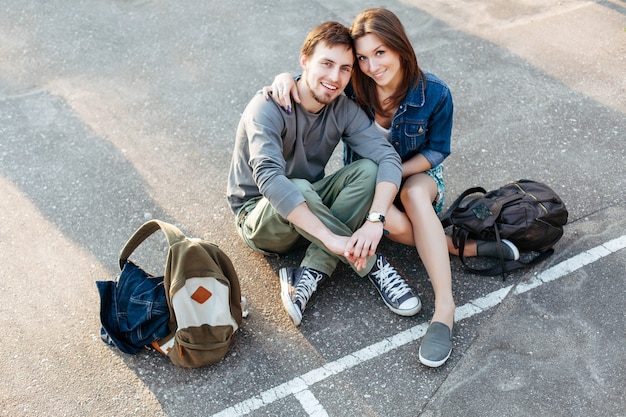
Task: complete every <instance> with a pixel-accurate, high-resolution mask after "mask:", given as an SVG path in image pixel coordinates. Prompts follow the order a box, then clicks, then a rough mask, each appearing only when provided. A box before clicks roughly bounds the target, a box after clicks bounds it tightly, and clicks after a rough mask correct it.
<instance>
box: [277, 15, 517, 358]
mask: <svg viewBox="0 0 626 417" xmlns="http://www.w3.org/2000/svg"><path fill="white" fill-rule="evenodd" d="M350 32H351V35H352V38H353V40H354V45H355V51H356V60H357V63H358V65H356V66H355V69H354V71H353V76H352V82H351V84H350V85H349V86H348V88H346V95H348V97H351V98H352V99H354V100H356V101H357V103H359V104H360V105H361V107H363V109H365V111H366V112H367V113H368V115H369V116H370V118H371V119H372V121H373V122H374V123H375V124H376V126H377V127H378V129H379V131H380V132H381V134H382V135H384V136H385V137H386V138H387V139H388V140H389V141H390V142H391V143H392V144H393V146H394V147H395V149H396V151H397V152H398V153H399V154H400V157H401V158H402V161H403V183H402V186H401V188H400V192H399V194H398V198H397V199H396V204H395V205H394V206H393V207H392V208H390V210H389V211H388V212H387V217H386V223H385V233H386V235H387V237H389V238H390V239H392V240H394V241H396V242H399V243H403V244H406V245H411V246H415V247H416V248H417V251H418V253H419V256H420V258H421V260H422V262H423V264H424V267H425V268H426V272H427V273H428V277H429V279H430V281H431V284H432V286H433V291H434V294H435V311H434V314H433V317H432V319H431V322H430V326H429V328H428V331H427V332H426V335H425V336H424V338H423V339H422V343H421V346H420V349H419V360H420V362H421V363H423V364H424V365H426V366H430V367H438V366H441V365H443V364H444V363H445V362H446V360H448V358H449V357H450V354H451V352H452V328H453V325H454V311H455V304H454V299H453V296H452V277H451V271H450V258H449V255H448V253H449V252H450V253H453V254H456V252H457V250H456V249H455V248H454V245H453V244H452V240H451V238H450V237H449V236H446V234H445V233H444V230H443V227H442V226H441V222H440V221H439V218H438V216H437V214H438V213H439V212H440V211H441V209H442V208H443V197H444V191H445V188H444V181H443V165H442V162H443V161H444V159H445V158H446V157H448V155H449V154H450V141H451V134H452V118H453V104H452V96H451V94H450V91H449V89H448V87H447V86H446V84H445V83H444V82H443V81H442V80H440V79H439V78H437V77H436V76H434V75H433V74H430V73H427V72H424V71H422V70H421V69H420V67H419V65H418V63H417V58H416V56H415V51H414V49H413V47H412V45H411V43H410V41H409V39H408V36H407V35H406V31H405V29H404V26H403V25H402V23H401V22H400V20H399V19H398V17H397V16H396V15H395V14H393V13H392V12H391V11H389V10H386V9H382V8H373V9H366V10H364V11H363V12H361V13H360V14H359V15H358V16H357V17H356V18H355V20H354V22H353V23H352V27H351V29H350ZM268 91H270V90H269V89H266V94H267V92H268ZM272 91H273V92H274V93H273V96H274V99H275V100H277V101H278V102H279V103H280V104H281V105H283V107H285V108H286V109H287V111H289V109H290V104H291V101H290V99H291V98H290V94H291V95H292V97H293V99H294V100H295V101H299V97H298V96H297V92H296V91H295V88H294V82H293V78H292V76H291V75H290V74H281V75H279V76H277V77H276V79H275V81H274V83H273V84H272ZM294 93H295V94H294ZM356 159H359V156H358V155H357V154H355V153H354V152H353V151H352V150H351V149H350V148H349V147H346V148H345V152H344V162H345V163H346V164H348V163H351V162H353V161H354V160H356ZM502 249H503V252H504V254H505V257H507V258H509V259H517V257H519V252H518V251H517V248H515V246H514V245H513V244H512V243H510V242H505V243H504V247H503V248H502ZM475 255H481V256H496V257H497V256H498V248H497V246H496V244H495V243H492V242H481V241H479V242H470V243H469V247H468V246H466V248H465V256H475Z"/></svg>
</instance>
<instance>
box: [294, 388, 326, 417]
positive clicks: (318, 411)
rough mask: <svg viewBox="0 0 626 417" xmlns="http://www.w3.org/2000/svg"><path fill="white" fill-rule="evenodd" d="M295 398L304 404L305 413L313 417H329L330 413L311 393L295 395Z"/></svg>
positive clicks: (307, 391)
mask: <svg viewBox="0 0 626 417" xmlns="http://www.w3.org/2000/svg"><path fill="white" fill-rule="evenodd" d="M294 395H295V397H296V398H297V399H298V401H300V404H302V408H304V411H305V412H306V413H307V414H308V415H309V416H311V417H328V413H327V412H326V410H324V407H322V404H320V402H319V401H317V398H315V396H314V395H313V393H312V392H311V391H309V390H308V389H307V390H304V391H300V392H297V393H295V394H294Z"/></svg>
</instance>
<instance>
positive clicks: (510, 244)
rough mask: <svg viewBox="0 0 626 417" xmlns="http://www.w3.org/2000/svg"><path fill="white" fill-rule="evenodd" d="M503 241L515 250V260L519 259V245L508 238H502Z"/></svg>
mask: <svg viewBox="0 0 626 417" xmlns="http://www.w3.org/2000/svg"><path fill="white" fill-rule="evenodd" d="M502 243H504V244H505V245H507V246H508V247H509V249H511V251H512V252H513V260H514V261H517V260H518V259H519V250H518V249H517V246H515V245H514V244H513V242H511V241H510V240H506V239H502Z"/></svg>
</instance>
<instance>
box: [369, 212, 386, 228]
mask: <svg viewBox="0 0 626 417" xmlns="http://www.w3.org/2000/svg"><path fill="white" fill-rule="evenodd" d="M365 220H368V221H370V222H381V223H382V224H383V225H384V224H385V216H383V215H382V214H381V213H378V212H376V211H372V212H371V213H367V217H366V218H365Z"/></svg>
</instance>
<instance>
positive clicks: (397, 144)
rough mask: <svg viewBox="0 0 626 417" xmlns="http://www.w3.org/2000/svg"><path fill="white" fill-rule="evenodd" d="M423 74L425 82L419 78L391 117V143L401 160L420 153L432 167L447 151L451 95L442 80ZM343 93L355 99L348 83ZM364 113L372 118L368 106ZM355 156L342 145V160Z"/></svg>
mask: <svg viewBox="0 0 626 417" xmlns="http://www.w3.org/2000/svg"><path fill="white" fill-rule="evenodd" d="M425 75H426V83H425V84H424V80H423V79H420V82H419V85H418V86H417V87H413V88H412V89H411V90H409V92H408V94H407V95H406V97H405V99H404V100H403V101H402V103H400V106H399V107H398V110H397V111H396V114H395V116H394V117H393V122H392V124H391V144H392V145H393V146H394V148H395V149H396V151H397V152H398V154H399V155H400V157H401V158H402V162H405V161H407V160H409V159H411V158H412V157H413V156H415V155H416V154H418V153H421V154H422V155H424V156H425V157H426V159H427V160H428V161H429V162H430V164H431V166H432V167H436V166H437V165H439V164H441V163H442V162H443V160H444V159H446V158H447V157H448V155H450V139H451V135H452V116H453V104H452V95H451V94H450V90H449V89H448V87H447V85H446V84H445V83H444V82H443V81H442V80H440V79H439V78H437V77H436V76H435V75H433V74H430V73H425ZM346 95H347V96H348V97H350V98H352V99H355V96H354V90H353V89H352V85H348V87H347V88H346ZM367 113H368V115H369V117H370V119H372V120H374V113H373V110H372V109H371V108H369V111H367ZM356 159H360V158H359V157H358V155H355V154H354V153H353V152H352V151H351V150H350V149H349V148H347V147H346V148H345V149H344V163H345V164H348V163H350V162H352V161H354V160H356Z"/></svg>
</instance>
